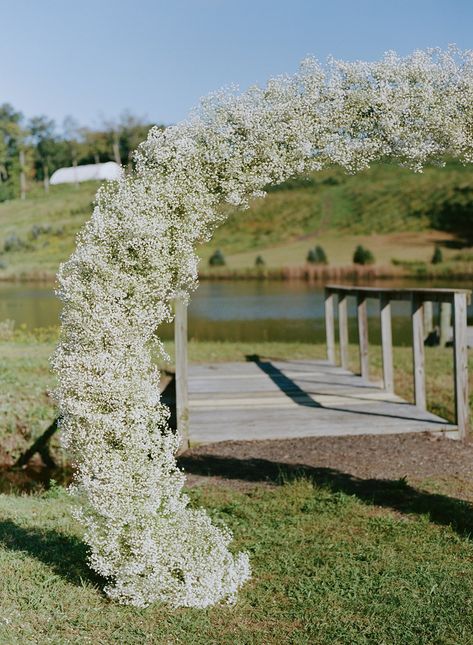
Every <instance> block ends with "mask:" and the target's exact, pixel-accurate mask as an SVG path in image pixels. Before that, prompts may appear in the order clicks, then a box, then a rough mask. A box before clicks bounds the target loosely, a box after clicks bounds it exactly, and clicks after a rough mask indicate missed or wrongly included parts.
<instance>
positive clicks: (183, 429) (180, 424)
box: [174, 298, 189, 452]
mask: <svg viewBox="0 0 473 645" xmlns="http://www.w3.org/2000/svg"><path fill="white" fill-rule="evenodd" d="M174 343H175V353H176V421H177V432H178V435H179V437H180V449H179V451H180V452H182V451H184V450H186V449H187V448H189V400H188V385H187V369H188V358H187V304H186V303H185V301H184V300H181V299H180V298H177V299H176V301H175V319H174Z"/></svg>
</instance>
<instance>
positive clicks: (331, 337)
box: [325, 289, 335, 364]
mask: <svg viewBox="0 0 473 645" xmlns="http://www.w3.org/2000/svg"><path fill="white" fill-rule="evenodd" d="M325 335H326V338H327V359H328V362H329V363H333V364H335V320H334V312H333V293H332V292H331V291H330V290H329V289H325Z"/></svg>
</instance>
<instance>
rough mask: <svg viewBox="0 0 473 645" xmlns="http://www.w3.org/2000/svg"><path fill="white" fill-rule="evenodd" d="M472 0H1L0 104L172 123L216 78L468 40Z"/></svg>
mask: <svg viewBox="0 0 473 645" xmlns="http://www.w3.org/2000/svg"><path fill="white" fill-rule="evenodd" d="M472 28H473V2H472V1H471V0H324V1H323V2H320V1H319V0H291V1H289V0H164V1H163V0H133V1H132V0H8V1H6V0H0V61H1V74H0V79H1V81H0V102H4V101H9V102H11V103H13V105H14V106H15V107H16V108H17V109H20V110H22V111H23V112H24V113H25V114H26V115H27V116H32V115H35V114H47V115H49V116H51V117H53V118H55V119H56V120H57V121H58V122H59V123H60V122H61V121H62V119H63V118H64V117H65V116H66V115H68V114H70V115H72V116H74V117H76V118H77V119H78V120H79V122H81V123H82V124H84V125H91V126H93V125H97V124H98V123H99V122H100V119H101V116H105V117H115V116H117V115H118V114H120V113H121V112H122V111H123V110H125V109H129V110H131V111H132V112H134V113H136V114H138V115H143V116H147V117H148V118H149V119H150V120H152V121H155V122H161V123H172V122H176V121H179V120H180V119H183V118H185V116H186V115H187V113H188V111H189V109H190V108H191V107H192V106H194V105H195V104H196V103H197V102H198V100H199V98H200V97H201V96H203V95H205V94H207V93H208V92H210V91H212V90H216V89H218V88H220V87H222V86H224V85H229V84H231V83H236V84H237V85H239V86H240V87H241V88H242V89H243V88H245V87H247V86H248V85H250V84H253V83H264V82H265V80H266V79H267V78H268V77H269V76H273V75H276V74H279V73H283V72H292V71H294V70H295V69H297V66H298V63H299V61H300V60H301V59H302V58H303V57H304V56H306V55H307V54H313V55H314V56H316V57H317V58H319V59H321V60H324V59H325V58H326V57H327V56H328V55H329V54H333V55H334V56H336V57H337V58H345V59H350V60H353V59H367V60H372V59H375V58H378V57H379V56H381V55H382V54H383V52H384V51H386V50H388V49H395V50H397V51H398V52H399V53H401V54H407V53H409V52H410V51H412V50H413V49H415V48H425V47H429V46H440V47H446V46H447V45H448V44H449V43H456V44H457V45H458V46H460V47H461V48H470V47H472V46H473V33H472V32H473V29H472Z"/></svg>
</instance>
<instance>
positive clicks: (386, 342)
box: [379, 293, 394, 393]
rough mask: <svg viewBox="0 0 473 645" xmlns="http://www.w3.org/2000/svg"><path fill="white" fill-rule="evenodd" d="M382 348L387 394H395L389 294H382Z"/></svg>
mask: <svg viewBox="0 0 473 645" xmlns="http://www.w3.org/2000/svg"><path fill="white" fill-rule="evenodd" d="M379 304H380V314H381V348H382V353H383V381H384V389H385V390H386V392H390V393H392V392H394V377H393V334H392V325H391V300H390V299H389V296H388V294H386V293H381V296H380V302H379Z"/></svg>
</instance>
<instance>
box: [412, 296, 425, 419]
mask: <svg viewBox="0 0 473 645" xmlns="http://www.w3.org/2000/svg"><path fill="white" fill-rule="evenodd" d="M411 315H412V354H413V359H414V360H413V364H414V397H415V404H416V406H417V407H418V408H419V409H420V410H426V409H427V401H426V397H425V360H424V319H423V306H422V298H421V297H419V296H417V295H416V294H415V293H414V294H412V314H411Z"/></svg>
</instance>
